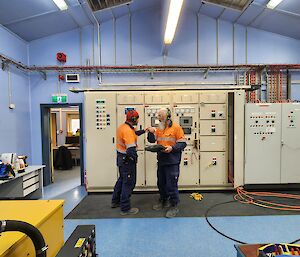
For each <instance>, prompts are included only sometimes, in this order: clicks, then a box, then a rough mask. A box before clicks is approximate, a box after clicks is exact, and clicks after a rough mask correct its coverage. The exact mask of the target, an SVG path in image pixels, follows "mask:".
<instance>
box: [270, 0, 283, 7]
mask: <svg viewBox="0 0 300 257" xmlns="http://www.w3.org/2000/svg"><path fill="white" fill-rule="evenodd" d="M281 2H282V0H270V1H269V3H268V4H267V7H268V8H270V9H274V8H275V7H276V6H277V5H279V4H280V3H281Z"/></svg>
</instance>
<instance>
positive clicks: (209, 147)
mask: <svg viewBox="0 0 300 257" xmlns="http://www.w3.org/2000/svg"><path fill="white" fill-rule="evenodd" d="M200 151H202V152H219V151H221V152H222V151H226V136H201V137H200Z"/></svg>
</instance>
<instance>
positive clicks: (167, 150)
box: [163, 146, 173, 153]
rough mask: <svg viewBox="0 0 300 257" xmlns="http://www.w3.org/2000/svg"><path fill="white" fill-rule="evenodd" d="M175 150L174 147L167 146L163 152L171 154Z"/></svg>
mask: <svg viewBox="0 0 300 257" xmlns="http://www.w3.org/2000/svg"><path fill="white" fill-rule="evenodd" d="M172 150H173V147H172V146H167V147H166V149H165V150H163V152H164V153H170V152H171V151H172Z"/></svg>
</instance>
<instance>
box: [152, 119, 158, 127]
mask: <svg viewBox="0 0 300 257" xmlns="http://www.w3.org/2000/svg"><path fill="white" fill-rule="evenodd" d="M158 124H159V120H158V118H156V117H151V127H158Z"/></svg>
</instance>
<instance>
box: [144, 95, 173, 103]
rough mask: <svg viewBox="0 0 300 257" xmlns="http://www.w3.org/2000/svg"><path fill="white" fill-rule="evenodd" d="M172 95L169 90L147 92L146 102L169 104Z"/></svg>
mask: <svg viewBox="0 0 300 257" xmlns="http://www.w3.org/2000/svg"><path fill="white" fill-rule="evenodd" d="M170 102H171V96H170V94H169V93H167V92H147V93H145V104H169V103H170Z"/></svg>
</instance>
